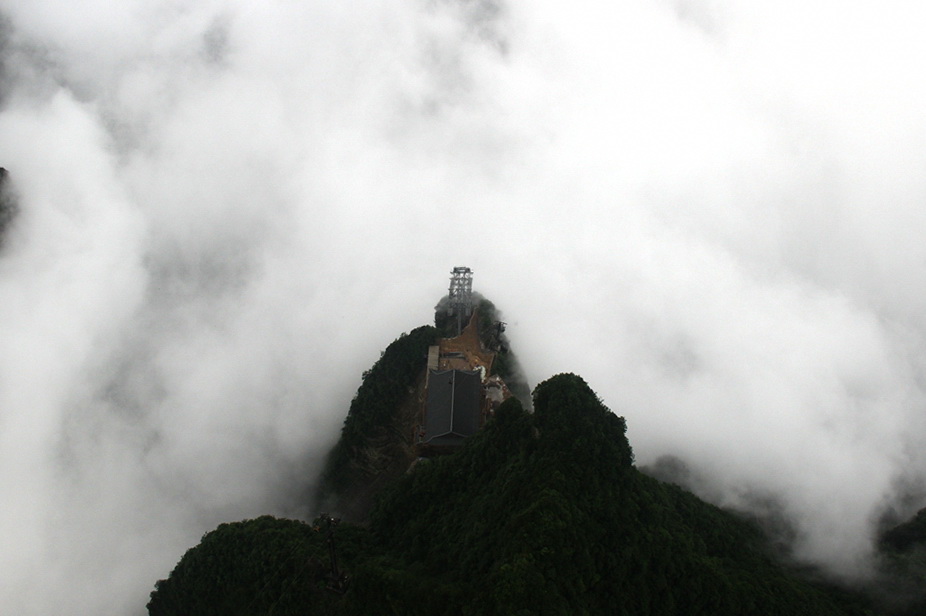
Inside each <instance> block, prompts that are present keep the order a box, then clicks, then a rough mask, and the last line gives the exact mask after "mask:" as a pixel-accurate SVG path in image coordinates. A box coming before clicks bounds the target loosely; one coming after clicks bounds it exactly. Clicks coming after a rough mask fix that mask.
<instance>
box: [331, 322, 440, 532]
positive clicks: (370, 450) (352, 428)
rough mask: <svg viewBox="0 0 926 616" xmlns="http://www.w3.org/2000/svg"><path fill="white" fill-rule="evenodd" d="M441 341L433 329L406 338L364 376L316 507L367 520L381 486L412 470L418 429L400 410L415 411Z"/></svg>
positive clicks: (392, 346) (397, 342) (419, 329)
mask: <svg viewBox="0 0 926 616" xmlns="http://www.w3.org/2000/svg"><path fill="white" fill-rule="evenodd" d="M437 338H438V333H437V330H436V329H435V328H433V327H428V326H422V327H418V328H416V329H414V330H412V331H411V332H409V333H408V334H402V335H401V336H400V337H399V338H398V339H396V340H395V341H393V342H392V343H391V344H390V345H389V346H388V347H386V350H385V351H383V354H382V356H381V357H380V358H379V360H378V361H377V362H376V363H375V364H373V367H372V368H370V369H369V370H368V371H366V372H364V373H363V381H362V383H361V384H360V387H359V389H358V390H357V395H356V396H355V397H354V399H353V401H352V402H351V404H350V410H349V411H348V413H347V418H346V419H345V420H344V427H343V428H342V429H341V437H340V439H339V440H338V442H337V444H336V445H335V446H334V448H333V449H332V450H331V453H329V455H328V458H327V460H326V462H325V468H324V469H323V471H322V473H321V477H320V481H319V488H318V492H317V494H316V502H319V503H323V506H324V507H326V508H330V509H333V510H335V511H337V512H338V514H339V515H344V516H345V517H346V518H348V519H352V520H363V519H365V518H366V516H367V514H368V513H369V509H370V507H371V506H372V499H373V497H374V496H375V494H376V492H377V491H378V490H379V489H380V488H381V487H382V485H383V484H384V483H385V482H387V481H388V480H390V479H392V478H394V477H395V476H397V475H400V474H401V473H403V472H405V470H406V469H407V468H408V465H409V463H410V462H411V461H412V460H413V459H414V454H413V453H412V452H411V450H410V447H411V445H412V442H411V441H412V428H413V426H412V425H411V424H410V423H409V419H408V418H407V417H403V413H402V412H401V411H402V409H403V408H404V407H406V406H414V404H413V402H414V401H413V400H410V398H412V397H413V396H414V393H415V389H416V382H417V381H418V380H419V379H420V378H422V377H423V376H424V369H425V366H426V364H427V354H428V347H429V346H430V345H432V344H434V343H435V342H436V341H437ZM415 408H416V407H415ZM404 415H408V413H404ZM412 419H413V418H412ZM412 423H414V422H413V421H412Z"/></svg>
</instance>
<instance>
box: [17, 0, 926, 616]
mask: <svg viewBox="0 0 926 616" xmlns="http://www.w3.org/2000/svg"><path fill="white" fill-rule="evenodd" d="M599 4H600V3H587V4H580V5H577V6H571V7H570V9H569V10H568V11H566V10H565V9H564V8H563V7H562V6H561V5H557V4H555V3H552V2H538V3H531V5H530V6H520V5H514V4H511V5H509V4H507V3H501V2H492V1H490V0H480V1H476V0H471V1H468V2H462V1H461V2H446V1H434V2H424V1H421V2H411V3H409V2H389V1H387V2H382V3H379V4H377V5H375V6H366V5H365V6H364V7H362V8H361V7H359V6H357V5H351V4H350V3H339V4H337V5H335V6H332V3H327V2H301V3H291V2H277V3H263V4H260V5H256V4H253V3H248V2H236V1H233V0H213V1H211V2H199V3H184V2H160V1H157V0H134V1H128V2H122V3H119V5H118V6H112V5H111V4H109V3H103V2H98V1H94V2H85V3H81V6H80V7H79V8H78V7H76V6H75V7H68V6H62V5H60V3H52V2H43V1H37V2H31V3H28V4H23V3H20V2H0V14H2V20H0V32H2V36H0V49H2V56H0V57H2V62H0V86H2V88H0V165H2V166H4V167H6V168H7V169H9V170H10V172H11V179H12V182H13V184H14V188H15V191H16V193H17V194H18V198H19V215H18V217H17V218H16V220H15V222H14V224H13V226H12V227H11V228H10V230H9V231H8V233H7V237H6V238H5V239H4V242H3V245H2V253H0V340H2V341H3V345H2V350H0V493H2V494H3V496H4V503H5V505H4V507H2V508H0V533H2V543H3V545H4V547H5V549H4V553H3V555H2V557H0V597H2V599H0V601H2V603H0V608H2V609H0V611H3V612H4V613H7V612H8V613H16V614H48V613H59V612H63V611H65V610H67V611H69V612H73V613H87V614H89V613H94V614H110V613H111V614H117V613H118V614H125V613H133V614H141V613H144V603H145V601H146V598H147V593H148V592H150V590H151V589H152V587H153V583H154V581H155V580H156V579H158V578H159V577H164V576H166V575H167V573H168V572H169V570H170V568H171V567H172V566H173V564H174V563H175V562H176V561H177V560H178V559H179V557H180V555H182V553H183V551H184V550H185V549H186V548H188V547H190V546H192V545H193V544H195V543H196V541H197V540H198V538H199V537H200V535H202V534H203V533H204V532H207V531H208V530H210V529H211V528H213V527H214V526H215V525H216V524H217V523H218V522H220V521H227V520H231V519H240V518H243V517H249V516H255V515H258V514H261V513H276V514H280V515H305V514H310V513H311V511H309V509H310V507H311V503H309V502H307V500H306V498H305V493H304V491H303V489H304V488H308V487H309V486H310V485H311V483H312V481H313V480H314V473H315V472H316V471H317V462H318V460H319V459H320V457H321V456H322V455H324V453H325V451H326V449H327V447H328V446H329V445H330V443H331V442H332V440H333V439H334V438H336V434H337V430H338V427H339V425H340V423H341V421H342V420H343V415H344V413H345V412H346V408H347V405H348V403H349V400H350V398H351V396H352V394H353V392H354V390H355V388H356V386H357V384H358V380H359V375H360V373H361V372H362V371H363V370H364V369H366V368H367V367H368V366H369V365H370V364H371V363H372V361H373V360H375V359H376V357H378V351H380V350H381V349H382V348H384V347H385V346H386V344H388V343H389V342H390V341H391V340H392V339H393V338H394V337H395V336H396V335H397V334H398V333H400V332H402V331H407V330H409V329H411V328H413V327H415V326H417V325H419V324H421V323H425V322H428V321H429V320H430V318H431V314H430V308H431V307H432V306H433V305H434V303H435V301H436V300H437V299H438V298H439V297H440V295H441V294H442V293H443V292H444V290H445V287H446V280H447V275H448V272H449V270H450V268H451V267H452V266H454V265H461V264H465V265H468V266H470V267H472V268H473V269H474V271H475V274H476V275H475V287H476V288H477V289H478V290H479V291H481V292H482V293H484V294H485V295H486V296H487V297H489V298H491V299H492V300H493V301H494V302H495V303H496V304H497V305H499V306H500V307H501V308H502V309H503V310H504V311H505V313H506V316H507V318H508V321H509V329H508V333H509V335H510V337H511V338H512V341H513V344H514V345H515V349H516V351H517V352H518V353H519V355H520V356H521V358H522V361H523V363H524V365H525V368H526V369H527V370H528V373H529V377H530V378H531V379H532V381H533V382H534V383H536V382H538V381H539V380H542V379H544V378H546V377H548V376H550V375H552V374H553V373H556V372H560V371H572V372H577V373H579V374H581V375H582V376H583V377H584V378H585V379H586V380H587V381H588V382H589V383H590V384H591V385H592V387H593V388H595V389H596V391H597V392H598V393H599V395H600V396H601V397H602V398H603V399H604V400H605V402H606V403H607V404H608V405H609V406H610V407H611V408H612V409H614V410H615V411H616V412H618V413H620V414H623V415H625V416H626V417H627V420H628V424H629V429H630V438H631V442H632V444H633V445H634V449H635V452H636V455H637V459H638V462H640V463H647V462H651V461H653V460H655V459H657V458H658V457H659V456H661V455H663V454H667V453H670V454H674V455H678V456H680V457H681V458H683V459H685V460H686V461H688V462H689V463H690V464H691V465H692V466H694V467H696V468H698V469H699V471H700V472H702V473H704V474H706V475H708V476H710V477H712V478H713V481H714V482H715V485H714V486H713V487H712V489H713V490H714V492H713V494H714V497H715V500H718V501H720V502H722V503H723V504H727V505H732V506H748V505H749V503H750V502H752V499H755V498H756V497H757V495H758V496H761V497H766V496H767V497H770V498H774V499H775V500H776V501H777V502H779V503H780V504H781V506H782V508H783V510H784V512H785V514H786V515H787V516H789V518H790V519H791V520H792V523H793V525H794V528H795V532H796V543H795V546H794V549H795V553H796V555H797V556H798V557H800V558H802V559H806V560H808V561H810V562H815V563H821V564H824V565H826V566H827V567H829V568H830V569H831V570H833V571H835V572H836V573H839V574H845V575H858V574H860V573H864V571H865V563H866V562H867V560H866V559H867V556H868V555H869V553H870V547H871V546H870V539H871V534H872V532H873V528H874V524H875V523H876V521H877V519H878V517H879V516H880V515H882V514H883V513H884V512H885V511H887V510H889V509H891V508H900V509H904V508H906V509H905V511H909V510H910V508H912V507H917V506H922V505H923V499H922V495H923V490H924V475H926V460H924V458H923V454H922V453H921V452H922V451H924V447H923V445H924V443H923V441H924V437H926V425H924V403H926V396H924V384H923V376H922V375H923V369H924V360H926V340H924V334H926V316H924V315H926V310H924V308H926V292H924V290H923V285H922V271H923V264H924V263H926V247H924V246H923V244H922V242H921V241H920V239H921V238H922V237H924V231H926V215H924V214H923V210H922V208H921V204H922V203H923V201H924V196H926V194H924V193H926V177H924V174H923V172H922V169H924V168H926V151H924V149H923V148H922V143H924V142H926V139H924V137H926V118H924V116H923V114H922V112H921V110H922V109H923V108H924V106H926V105H924V103H926V100H924V99H926V86H924V85H922V84H923V83H924V82H923V80H922V79H921V77H922V75H923V74H924V69H926V66H924V63H926V49H924V47H926V41H924V40H922V37H921V36H919V33H918V32H917V31H916V28H915V24H917V23H921V18H922V17H923V15H922V12H923V9H922V8H921V7H920V6H919V5H918V4H916V3H912V2H894V3H889V4H888V5H879V6H878V7H874V6H869V5H863V4H862V3H849V4H848V5H846V4H845V3H833V2H825V1H814V2H800V3H799V2H783V3H775V4H774V5H768V6H765V5H763V6H742V5H741V3H732V2H724V1H720V0H718V1H713V2H708V3H703V2H699V3H695V2H688V1H687V0H675V1H670V0H664V1H663V0H650V1H643V0H640V1H633V2H627V3H621V5H620V6H618V7H607V8H605V7H602V6H598V5H599ZM65 606H66V607H65Z"/></svg>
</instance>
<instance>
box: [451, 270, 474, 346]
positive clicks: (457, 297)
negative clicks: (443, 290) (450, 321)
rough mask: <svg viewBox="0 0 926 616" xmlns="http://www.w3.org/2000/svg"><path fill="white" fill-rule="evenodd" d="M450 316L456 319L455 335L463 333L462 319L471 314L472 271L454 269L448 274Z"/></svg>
mask: <svg viewBox="0 0 926 616" xmlns="http://www.w3.org/2000/svg"><path fill="white" fill-rule="evenodd" d="M448 295H449V297H450V315H451V316H454V315H456V317H457V335H458V336H459V335H460V333H461V332H462V331H463V317H469V316H470V315H471V314H472V313H473V270H471V269H469V268H468V267H455V268H453V270H452V271H451V272H450V292H449V294H448Z"/></svg>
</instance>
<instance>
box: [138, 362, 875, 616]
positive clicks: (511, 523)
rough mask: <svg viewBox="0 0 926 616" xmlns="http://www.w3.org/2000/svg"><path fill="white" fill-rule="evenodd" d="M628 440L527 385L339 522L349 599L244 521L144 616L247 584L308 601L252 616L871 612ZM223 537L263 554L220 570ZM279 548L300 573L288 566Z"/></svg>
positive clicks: (195, 554) (606, 417)
mask: <svg viewBox="0 0 926 616" xmlns="http://www.w3.org/2000/svg"><path fill="white" fill-rule="evenodd" d="M625 430H626V424H625V422H624V420H623V418H621V417H619V416H617V415H615V414H614V413H612V412H611V411H610V410H608V409H607V407H605V405H604V404H603V403H602V402H601V400H599V398H598V396H597V395H596V394H595V393H594V391H593V390H592V389H591V388H590V387H589V386H588V384H586V383H585V381H583V380H582V379H581V378H580V377H578V376H576V375H573V374H562V375H557V376H555V377H553V378H551V379H549V380H547V381H545V382H543V383H541V384H540V385H539V386H538V387H537V388H536V389H535V391H534V412H533V413H531V412H528V411H526V410H525V409H524V408H523V406H522V405H521V404H520V402H519V401H518V400H517V399H516V398H512V399H509V400H508V401H507V402H505V403H504V404H503V405H502V406H501V407H500V408H499V409H498V412H497V413H496V416H495V417H494V418H493V419H491V420H490V421H489V422H488V424H487V425H486V426H485V428H484V429H483V430H482V431H480V432H479V433H478V434H477V435H475V436H474V437H472V438H470V439H468V441H467V442H466V444H465V445H464V446H463V448H462V449H461V450H460V451H459V452H458V453H456V454H454V455H452V456H445V457H441V458H437V459H434V460H432V461H428V462H426V463H419V464H418V465H416V466H415V467H414V469H413V470H412V471H411V472H409V473H407V474H404V475H402V476H401V477H399V478H397V479H396V480H394V481H393V482H392V483H391V484H390V486H389V487H388V488H387V489H386V490H385V492H384V493H383V494H382V496H381V498H380V500H379V502H378V504H377V506H376V508H375V510H374V512H373V515H372V516H371V520H370V524H369V527H368V528H360V527H354V526H351V525H346V524H341V526H340V527H339V529H338V531H337V533H338V534H337V546H338V555H337V558H338V560H339V563H340V566H341V567H343V568H344V569H345V570H347V571H348V572H349V573H350V576H351V582H350V587H349V589H348V590H347V592H346V593H345V594H344V595H343V596H342V595H334V594H332V593H330V592H328V593H324V592H321V590H320V589H324V588H325V583H326V582H325V579H326V575H327V569H326V568H325V565H326V564H330V563H329V561H327V560H326V559H325V555H324V551H323V550H321V547H320V546H322V543H320V541H321V539H320V538H319V537H320V535H319V533H312V532H308V531H306V530H305V529H304V528H303V527H300V526H292V527H288V526H286V523H285V522H280V524H282V525H283V526H284V527H286V528H289V529H290V530H280V531H277V530H274V527H273V525H271V524H269V523H267V522H260V521H251V522H246V523H242V524H243V526H241V527H236V528H235V531H236V532H235V533H230V532H228V531H227V529H225V530H223V528H222V527H220V529H219V531H222V532H221V533H220V534H219V539H221V538H222V537H225V539H223V540H217V539H216V538H215V537H212V536H209V535H207V538H208V539H209V540H208V541H207V540H206V539H207V538H204V540H203V543H201V544H200V545H199V546H197V547H196V548H193V549H192V550H190V551H189V552H188V553H187V554H186V555H185V556H184V558H183V559H182V560H181V562H180V563H179V564H178V566H177V568H175V570H174V572H173V573H172V574H171V576H170V578H168V579H167V580H165V581H162V582H159V583H158V586H157V587H156V589H155V592H154V593H153V594H152V605H159V606H168V607H165V608H164V609H162V610H161V611H159V612H154V611H152V612H151V613H152V614H155V613H157V614H158V616H171V615H177V616H179V615H180V614H185V615H186V616H191V615H195V614H200V613H202V614H206V613H215V612H206V611H201V612H200V611H196V609H193V607H192V606H193V604H192V603H190V604H184V603H183V602H182V601H181V600H180V599H176V597H177V595H176V594H175V595H171V597H174V599H171V602H168V601H166V599H163V598H162V596H161V594H162V593H164V592H166V589H170V588H186V589H191V590H190V591H189V592H190V593H192V594H189V596H190V597H194V596H199V595H201V594H203V593H206V592H210V593H213V594H211V595H210V596H231V597H235V596H239V595H236V594H235V593H236V592H239V587H240V586H241V585H246V587H247V588H252V589H254V588H257V589H263V588H264V587H265V586H266V587H267V588H271V587H272V588H280V589H284V590H280V592H285V593H287V596H298V597H304V602H303V603H301V604H299V605H294V604H292V603H291V602H288V601H289V600H283V599H280V600H279V601H276V602H275V603H274V602H273V600H272V596H269V595H268V593H267V592H265V591H261V594H260V596H261V597H263V599H262V600H261V601H260V602H255V605H258V604H259V605H260V606H261V607H260V608H259V609H258V608H255V609H252V610H251V611H250V612H249V613H252V614H271V613H272V614H276V615H277V616H279V615H281V614H303V613H323V614H420V615H432V614H499V615H502V614H504V615H510V614H523V615H529V614H569V615H572V614H590V615H591V614H608V615H610V614H628V615H634V616H636V615H644V616H645V615H647V614H652V615H660V616H663V615H672V614H678V615H686V616H688V615H697V614H705V615H706V614H711V615H712V616H715V615H724V614H729V615H731V616H732V615H736V616H742V615H749V614H757V615H758V614H776V615H788V614H794V615H798V614H800V615H805V614H814V615H815V616H816V615H823V616H825V615H837V614H841V615H847V614H853V615H854V614H864V613H866V611H865V609H864V608H863V607H860V606H859V605H858V604H856V603H854V602H853V600H850V599H848V598H846V597H844V596H842V595H840V594H838V593H835V592H833V591H832V590H829V589H822V588H820V587H817V586H815V585H813V584H811V583H809V582H807V581H804V580H802V579H800V578H798V577H796V576H795V575H794V574H792V573H791V572H790V571H788V570H787V569H786V568H784V567H782V566H781V565H780V564H778V563H776V562H775V561H774V560H773V558H772V557H771V556H770V555H769V551H768V549H767V547H766V544H765V542H764V538H763V536H762V534H761V532H760V531H759V530H758V529H757V528H756V527H754V526H753V525H751V524H749V523H748V522H745V521H743V520H741V519H739V518H737V517H736V516H734V515H732V514H730V513H728V512H725V511H722V510H720V509H718V508H717V507H714V506H712V505H709V504H706V503H704V502H702V501H700V500H699V499H698V498H696V497H695V496H693V495H692V494H690V493H687V492H685V491H683V490H682V489H681V488H678V487H677V486H672V485H668V484H664V483H661V482H659V481H657V480H655V479H652V478H650V477H647V476H645V475H643V474H641V473H640V472H638V471H637V470H636V468H635V467H634V466H633V464H632V461H633V454H632V450H631V447H630V443H629V442H628V441H627V439H626V436H625ZM292 524H297V523H292ZM241 532H243V533H245V535H248V536H249V537H248V538H243V537H241V536H240V534H239V533H241ZM281 533H282V534H281ZM284 535H285V536H287V537H291V540H292V543H289V541H290V539H287V540H285V541H283V542H282V543H280V537H282V536H284ZM230 541H234V542H235V545H239V546H240V545H246V546H252V545H253V546H263V547H255V548H253V549H252V548H248V549H247V550H246V552H247V553H246V554H245V555H244V556H243V557H241V556H240V554H239V555H238V556H235V559H237V560H234V562H236V563H238V564H235V565H234V566H233V568H235V570H229V569H228V568H227V567H228V566H230V565H228V563H229V562H230V561H229V560H228V559H223V557H222V554H225V553H235V554H238V553H239V552H240V550H238V551H237V552H236V550H237V548H235V547H234V546H231V545H226V543H227V542H230ZM281 552H284V553H293V554H296V553H299V554H304V557H300V558H303V562H304V563H308V564H306V565H305V567H303V568H301V569H300V568H298V567H289V565H285V564H284V561H285V558H283V556H281V555H280V554H281ZM313 559H314V560H313ZM255 560H256V561H260V562H253V561H255ZM191 563H198V564H197V566H196V567H193V566H191ZM210 563H211V564H210ZM274 563H280V564H279V566H278V567H277V568H276V569H275V568H274ZM237 568H242V571H238V569H237ZM280 570H282V571H284V573H272V574H271V573H268V572H270V571H280ZM287 572H289V573H287ZM271 575H272V576H276V577H268V576H271ZM280 576H282V579H279V578H280ZM287 576H289V577H287ZM216 586H218V587H219V589H220V591H221V592H218V595H216V594H215V593H216V592H217V591H216V588H215V587H216ZM194 589H195V590H194ZM190 600H191V601H192V600H193V599H190ZM197 605H198V604H197ZM171 610H173V611H171ZM228 613H238V612H234V611H230V612H228Z"/></svg>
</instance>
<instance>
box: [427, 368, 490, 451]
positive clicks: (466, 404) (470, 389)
mask: <svg viewBox="0 0 926 616" xmlns="http://www.w3.org/2000/svg"><path fill="white" fill-rule="evenodd" d="M481 385H482V379H481V377H480V373H479V372H477V371H469V370H431V371H429V375H428V405H427V411H426V415H425V434H424V439H423V440H424V442H425V443H429V444H431V445H459V444H460V443H461V442H462V441H463V439H464V438H466V437H467V436H471V435H473V434H475V433H476V430H478V429H479V418H480V408H479V395H480V390H481Z"/></svg>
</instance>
